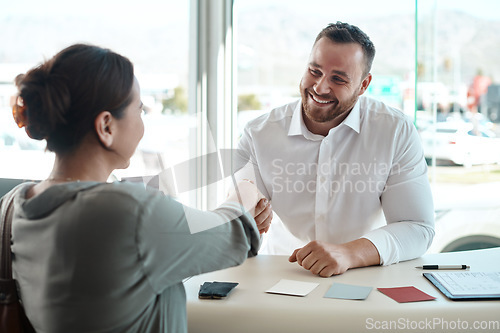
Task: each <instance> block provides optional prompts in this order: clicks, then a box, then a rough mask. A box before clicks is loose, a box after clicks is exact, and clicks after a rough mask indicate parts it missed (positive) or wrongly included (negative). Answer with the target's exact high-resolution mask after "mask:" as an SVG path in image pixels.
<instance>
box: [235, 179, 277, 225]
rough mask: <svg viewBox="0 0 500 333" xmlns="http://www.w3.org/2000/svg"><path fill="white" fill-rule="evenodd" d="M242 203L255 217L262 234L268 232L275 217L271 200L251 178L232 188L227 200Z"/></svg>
mask: <svg viewBox="0 0 500 333" xmlns="http://www.w3.org/2000/svg"><path fill="white" fill-rule="evenodd" d="M226 201H231V202H237V203H239V204H240V205H242V206H243V207H244V208H245V210H246V211H247V212H249V213H250V214H251V215H252V216H253V217H254V219H255V223H256V224H257V228H258V229H259V232H260V233H261V234H263V233H265V232H267V231H268V230H269V227H270V226H271V220H272V219H273V211H272V207H271V202H269V200H268V199H267V198H266V197H264V195H263V194H262V193H261V192H260V191H259V190H258V188H257V186H255V184H254V183H253V182H252V181H250V180H243V181H241V182H239V183H237V184H236V186H235V187H234V188H233V189H231V191H230V193H229V195H228V197H227V200H226Z"/></svg>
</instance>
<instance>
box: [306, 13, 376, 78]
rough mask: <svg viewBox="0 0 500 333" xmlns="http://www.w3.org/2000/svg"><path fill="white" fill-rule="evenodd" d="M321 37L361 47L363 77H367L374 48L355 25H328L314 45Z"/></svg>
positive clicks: (365, 35) (373, 56)
mask: <svg viewBox="0 0 500 333" xmlns="http://www.w3.org/2000/svg"><path fill="white" fill-rule="evenodd" d="M323 37H327V38H329V39H330V40H331V41H332V42H335V43H357V44H359V45H361V47H362V49H363V53H364V55H365V71H364V75H365V76H366V75H368V73H370V70H371V68H372V63H373V58H375V46H374V45H373V43H372V41H371V40H370V38H369V37H368V35H367V34H365V33H364V32H363V31H362V30H361V29H359V28H358V27H357V26H355V25H351V24H348V23H343V22H337V23H330V24H329V25H328V26H327V27H326V28H324V29H323V30H321V32H320V33H319V34H318V36H317V37H316V40H315V41H314V43H315V44H316V42H317V41H318V40H320V39H321V38H323Z"/></svg>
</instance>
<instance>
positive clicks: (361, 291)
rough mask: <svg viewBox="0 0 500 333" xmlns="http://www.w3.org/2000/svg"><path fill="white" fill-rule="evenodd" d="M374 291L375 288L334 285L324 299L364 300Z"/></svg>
mask: <svg viewBox="0 0 500 333" xmlns="http://www.w3.org/2000/svg"><path fill="white" fill-rule="evenodd" d="M372 289H373V287H365V286H355V285H352V284H344V283H334V284H333V285H332V286H331V287H330V289H328V291H327V292H326V294H325V296H323V297H326V298H341V299H357V300H362V299H366V298H367V297H368V295H369V294H370V292H371V291H372Z"/></svg>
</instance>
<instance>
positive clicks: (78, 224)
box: [12, 44, 271, 333]
mask: <svg viewBox="0 0 500 333" xmlns="http://www.w3.org/2000/svg"><path fill="white" fill-rule="evenodd" d="M16 84H17V86H18V89H19V97H18V98H17V102H16V105H15V106H14V109H13V111H14V117H15V119H16V122H17V123H18V125H19V126H20V127H25V129H26V132H27V133H28V135H29V136H30V137H31V138H34V139H37V140H46V141H47V149H48V150H50V151H53V152H55V155H56V158H55V162H54V167H53V170H52V172H51V174H50V176H49V177H48V178H47V179H45V180H43V181H41V182H40V183H36V184H35V183H25V184H21V185H20V186H19V187H18V188H16V189H15V190H14V191H16V195H15V199H14V211H13V212H14V213H13V223H12V253H13V256H12V258H13V259H12V266H13V275H14V278H15V279H16V280H17V281H18V283H19V289H20V294H21V298H22V301H23V304H24V307H25V310H26V313H27V315H28V318H29V319H30V321H31V323H32V324H33V326H34V328H35V329H36V330H37V331H38V332H51V333H53V332H64V333H67V332H141V333H142V332H155V333H156V332H186V331H187V328H186V306H185V292H184V287H183V285H182V280H183V279H184V278H186V277H189V276H192V275H196V274H201V273H204V272H209V271H214V270H218V269H222V268H226V267H230V266H234V265H238V264H240V263H242V262H243V261H244V260H245V259H246V258H247V256H253V255H256V254H257V250H258V248H259V246H260V236H259V230H260V231H261V232H262V231H264V230H266V229H267V228H268V226H269V223H270V219H271V217H270V208H269V206H265V205H262V204H258V202H259V200H260V199H261V198H262V195H261V194H260V192H259V191H258V190H257V188H256V187H255V185H254V184H252V183H250V182H242V183H239V184H238V186H237V191H238V193H236V190H235V191H233V192H232V193H231V194H230V195H229V197H228V199H227V201H226V202H225V203H223V204H222V205H221V206H220V207H219V208H217V209H216V210H214V211H210V212H203V211H199V210H196V209H193V208H189V207H186V206H183V205H182V204H180V203H178V202H176V201H175V200H173V199H172V198H170V197H168V196H165V195H163V194H162V193H161V192H159V191H157V190H154V189H149V188H145V187H144V186H142V185H137V184H131V183H127V182H113V183H107V179H108V178H109V176H110V174H111V172H112V171H113V170H114V169H117V168H126V167H127V166H128V165H129V161H130V158H131V156H132V155H133V153H134V151H135V149H136V147H137V145H138V143H139V141H140V139H141V138H142V135H143V133H144V125H143V122H142V118H141V113H142V103H141V100H140V90H139V84H138V82H137V80H136V79H135V76H134V71H133V66H132V63H131V62H130V61H129V60H128V59H126V58H124V57H122V56H120V55H118V54H116V53H114V52H112V51H110V50H107V49H103V48H99V47H96V46H91V45H82V44H78V45H73V46H70V47H68V48H66V49H64V50H62V51H61V52H59V53H58V54H57V55H55V56H54V57H53V58H52V59H50V60H48V61H46V62H45V63H43V64H42V65H40V66H39V67H36V68H34V69H32V70H30V71H29V72H28V73H26V74H25V75H22V76H20V77H18V78H17V79H16ZM262 211H264V214H260V213H261V212H262ZM266 212H267V213H266ZM256 215H260V216H263V215H264V216H267V217H268V218H259V221H260V222H259V223H256V221H255V220H254V218H253V216H256ZM200 225H202V226H204V228H201V230H204V231H199V232H194V231H193V232H192V231H191V230H193V226H195V227H197V230H200V228H199V227H200Z"/></svg>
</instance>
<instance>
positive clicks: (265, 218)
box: [254, 198, 273, 234]
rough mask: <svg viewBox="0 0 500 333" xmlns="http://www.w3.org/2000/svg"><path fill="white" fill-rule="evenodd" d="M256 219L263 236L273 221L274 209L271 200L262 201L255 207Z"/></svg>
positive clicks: (263, 199)
mask: <svg viewBox="0 0 500 333" xmlns="http://www.w3.org/2000/svg"><path fill="white" fill-rule="evenodd" d="M254 219H255V222H256V223H257V228H258V229H259V232H260V233H261V234H263V233H265V232H267V231H268V230H269V227H271V220H272V219H273V209H272V207H271V203H270V202H269V200H267V199H266V198H262V199H260V201H259V203H258V204H257V206H255V214H254Z"/></svg>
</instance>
